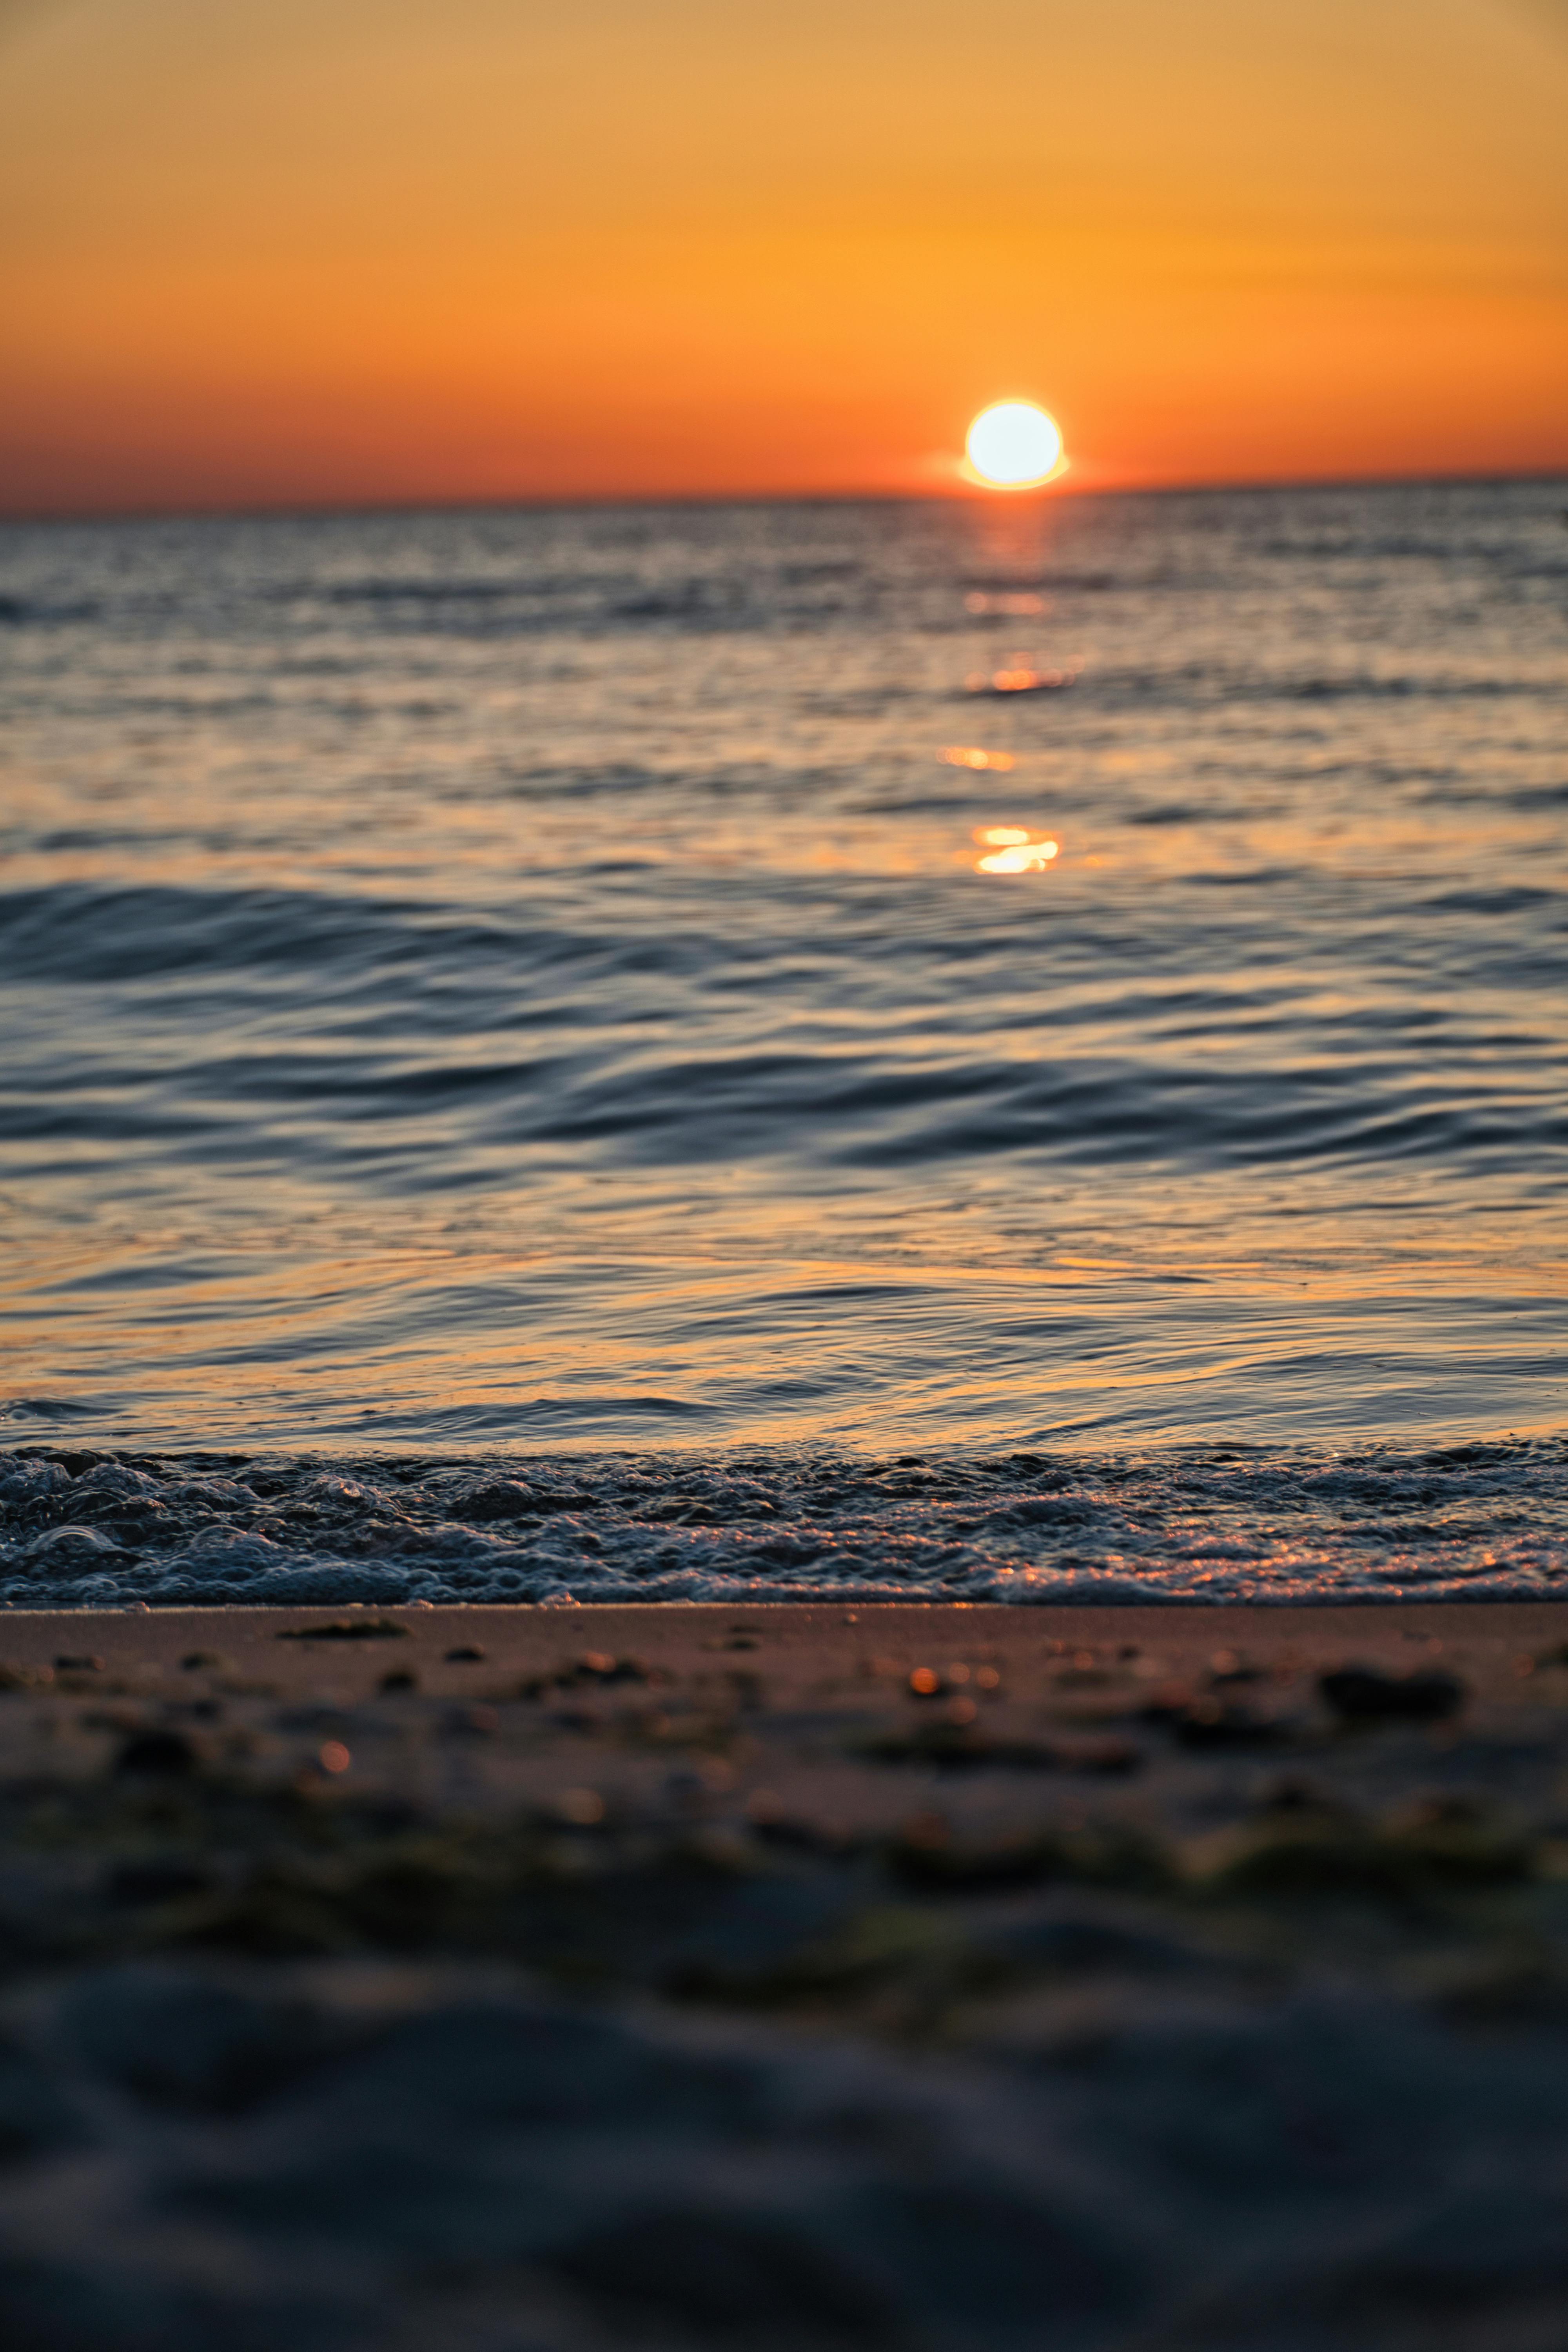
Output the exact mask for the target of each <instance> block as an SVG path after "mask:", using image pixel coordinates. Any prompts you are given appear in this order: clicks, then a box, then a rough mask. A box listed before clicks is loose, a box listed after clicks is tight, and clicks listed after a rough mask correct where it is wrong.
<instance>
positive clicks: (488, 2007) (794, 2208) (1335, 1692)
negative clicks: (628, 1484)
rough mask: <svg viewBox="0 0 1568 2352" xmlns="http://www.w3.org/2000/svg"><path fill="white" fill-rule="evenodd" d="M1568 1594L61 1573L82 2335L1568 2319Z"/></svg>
mask: <svg viewBox="0 0 1568 2352" xmlns="http://www.w3.org/2000/svg"><path fill="white" fill-rule="evenodd" d="M1565 1775H1568V1605H1563V1604H1554V1603H1549V1604H1526V1603H1521V1604H1488V1603H1478V1604H1475V1605H1471V1606H1451V1605H1448V1606H1445V1605H1423V1604H1420V1603H1412V1604H1405V1605H1403V1606H1398V1607H1390V1608H1379V1607H1370V1608H1369V1607H1362V1608H1357V1609H1332V1608H1318V1609H1310V1610H1292V1609H1288V1608H1279V1607H1274V1608H1268V1609H1260V1610H1246V1609H1226V1610H1224V1611H1220V1610H1215V1609H1201V1608H1190V1609H1189V1608H1172V1607H1169V1606H1165V1607H1160V1608H1154V1609H1149V1610H1140V1609H1137V1608H1098V1609H1097V1608H1061V1609H1049V1608H1040V1609H1034V1610H1026V1611H1019V1610H1017V1609H1004V1608H985V1607H976V1608H971V1609H964V1608H953V1607H920V1606H900V1605H889V1606H876V1605H868V1606H863V1607H858V1608H845V1607H840V1606H837V1605H832V1606H827V1605H824V1606H810V1605H801V1606H795V1607H788V1606H774V1607H770V1606H761V1607H755V1608H751V1609H739V1610H737V1609H717V1608H679V1607H674V1608H672V1607H647V1608H637V1607H625V1608H611V1607H606V1608H597V1607H588V1606H584V1607H580V1608H568V1607H561V1608H548V1609H507V1608H430V1607H426V1608H420V1607H410V1608H405V1609H387V1610H378V1609H374V1608H363V1609H355V1608H345V1609H342V1610H309V1609H293V1610H290V1609H254V1610H244V1609H227V1610H183V1609H170V1610H153V1611H129V1612H83V1611H79V1610H72V1611H69V1612H18V1613H16V1614H15V1615H12V1616H10V1617H8V1618H7V1620H6V1621H5V1625H4V1627H3V1628H0V1780H3V1783H4V1790H5V1796H4V1811H3V1815H0V1818H3V1821H4V1824H5V1843H4V1853H3V1858H0V1935H3V1937H4V1948H5V1956H6V1958H5V2011H6V2017H5V2043H4V2045H3V2048H0V2145H3V2147H4V2151H5V2157H6V2159H7V2161H6V2168H5V2173H4V2176H3V2184H4V2185H3V2189H0V2242H3V2244H4V2246H5V2250H6V2251H5V2256H4V2260H3V2263H0V2313H4V2314H5V2320H6V2335H7V2341H8V2342H10V2343H14V2344H18V2345H26V2346H28V2347H50V2352H66V2347H77V2346H78V2345H80V2346H83V2347H85V2346H87V2345H89V2344H92V2345H94V2346H95V2347H103V2346H110V2347H115V2352H121V2347H126V2352H131V2347H134V2352H141V2347H147V2352H152V2347H158V2352H185V2347H205V2346H208V2345H213V2346H216V2344H217V2343H218V2342H219V2341H220V2340H221V2341H222V2342H223V2343H224V2344H225V2345H226V2347H234V2346H251V2345H254V2346H257V2347H263V2346H265V2347H274V2346H277V2345H279V2344H280V2343H282V2342H283V2341H285V2340H288V2341H289V2342H294V2341H298V2342H300V2343H309V2344H321V2345H323V2346H329V2345H330V2346H337V2345H342V2346H344V2347H350V2346H359V2345H374V2346H378V2347H381V2346H384V2347H398V2348H399V2352H401V2347H410V2352H412V2347H415V2346H420V2347H424V2346H428V2345H432V2344H435V2343H443V2344H448V2343H449V2344H458V2343H461V2344H463V2345H464V2346H469V2345H472V2346H474V2347H480V2352H489V2348H490V2347H495V2352H524V2347H528V2352H536V2348H537V2352H543V2347H555V2346H559V2347H563V2352H573V2347H584V2352H586V2348H587V2347H609V2346H616V2347H621V2346H626V2347H644V2346H647V2347H650V2352H652V2347H669V2346H672V2345H680V2346H686V2345H702V2344H707V2343H713V2344H717V2345H722V2344H726V2343H731V2344H740V2343H744V2344H746V2345H748V2346H752V2345H766V2346H777V2347H797V2346H798V2347H805V2346H807V2345H810V2346H813V2347H816V2346H820V2345H824V2344H844V2345H867V2346H880V2345H887V2346H910V2347H940V2352H947V2347H953V2352H959V2347H971V2346H973V2347H991V2346H996V2347H1012V2346H1018V2347H1023V2346H1025V2345H1030V2346H1033V2345H1038V2344H1041V2343H1049V2344H1051V2345H1053V2346H1054V2345H1058V2344H1060V2345H1063V2346H1074V2347H1076V2346H1079V2345H1081V2346H1084V2347H1098V2346H1101V2345H1104V2346H1107V2347H1110V2346H1113V2345H1114V2346H1118V2347H1121V2346H1131V2345H1137V2346H1139V2347H1145V2346H1148V2347H1152V2346H1156V2345H1158V2346H1171V2347H1176V2346H1196V2345H1197V2344H1200V2343H1201V2344H1203V2345H1205V2346H1215V2345H1223V2346H1226V2347H1229V2346H1236V2347H1258V2352H1261V2347H1264V2346H1268V2347H1271V2348H1272V2347H1279V2346H1290V2347H1295V2346H1301V2347H1309V2346H1310V2347H1316V2346H1319V2345H1321V2346H1324V2347H1327V2346H1329V2345H1333V2346H1335V2347H1345V2346H1357V2347H1359V2346H1366V2347H1373V2346H1375V2347H1384V2346H1386V2347H1405V2346H1406V2345H1408V2346H1411V2347H1414V2346H1415V2345H1416V2344H1420V2345H1422V2346H1424V2347H1425V2346H1429V2345H1440V2346H1444V2347H1449V2346H1452V2347H1464V2352H1471V2347H1475V2352H1479V2347H1488V2352H1490V2347H1499V2352H1504V2347H1506V2352H1527V2348H1528V2352H1535V2347H1542V2352H1545V2347H1548V2346H1555V2345H1557V2344H1558V2343H1560V2342H1561V2318H1562V2312H1563V2308H1564V2297H1565V2296H1568V2256H1565V2255H1564V2252H1563V2248H1564V2246H1565V2245H1568V2233H1565V2232H1564V2231H1563V2220H1564V2213H1565V2207H1564V2192H1565V2189H1568V2177H1565V2175H1564V2171H1563V2153H1562V2151H1563V2140H1562V2131H1561V2115H1562V2108H1563V2095H1564V2092H1568V2037H1565V2033H1564V2028H1565V2027H1568V1949H1565V1944H1568V1798H1565V1789H1568V1780H1565Z"/></svg>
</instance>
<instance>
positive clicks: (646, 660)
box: [0, 482, 1568, 1602]
mask: <svg viewBox="0 0 1568 2352" xmlns="http://www.w3.org/2000/svg"><path fill="white" fill-rule="evenodd" d="M1565 506H1568V486H1565V485H1564V484H1563V483H1562V482H1544V483H1533V484H1532V483H1492V484H1485V485H1455V484H1448V485H1438V486H1414V487H1410V486H1407V487H1400V488H1328V489H1281V490H1256V491H1234V492H1226V493H1215V494H1197V493H1193V494H1181V495H1170V494H1167V495H1159V496H1153V495H1149V496H1115V497H1109V496H1108V497H1062V496H1053V497H1050V498H1047V499H1045V500H1039V499H997V500H995V501H991V502H985V501H980V500H975V501H973V502H971V501H953V502H950V503H943V502H926V503H918V504H917V503H911V504H908V505H899V504H867V505H861V506H857V505H844V504H823V505H816V506H813V505H790V506H776V507H768V506H752V507H743V506H731V507H687V508H671V509H649V508H639V509H631V508H626V509H591V510H590V509H576V510H570V511H567V510H555V511H521V510H490V511H472V512H461V513H426V514H409V515H380V516H374V517H364V516H356V517H342V518H310V519H302V520H293V519H265V520H198V521H165V522H156V521H154V522H133V523H119V524H106V525H101V526H88V525H56V526H50V527H38V528H33V527H16V526H13V527H9V528H6V529H5V530H0V676H3V692H0V773H3V776H4V794H3V817H4V842H5V853H6V856H5V870H4V876H3V878H0V1034H3V1036H4V1039H5V1048H4V1055H3V1066H0V1086H3V1090H4V1092H3V1102H0V1213H3V1216H4V1225H5V1253H6V1260H7V1280H6V1284H5V1296H4V1304H3V1310H0V1311H3V1322H0V1444H4V1446H5V1447H6V1448H8V1449H9V1450H10V1452H11V1454H14V1455H16V1459H15V1460H14V1461H8V1462H7V1463H6V1464H5V1465H0V1503H3V1504H4V1507H5V1513H6V1517H5V1524H4V1526H0V1600H8V1601H13V1602H15V1601H21V1600H37V1599H38V1598H39V1597H40V1596H47V1598H48V1599H49V1600H51V1601H73V1600H74V1601H94V1600H96V1601H106V1600H115V1599H126V1598H134V1597H145V1598H152V1599H160V1598H162V1599H170V1600H172V1599H191V1598H195V1597H210V1598H214V1599H224V1598H229V1599H250V1600H260V1599H264V1598H268V1597H273V1596H278V1597H282V1596H284V1595H285V1594H289V1593H292V1594H294V1595H296V1596H299V1597H307V1598H309V1597H314V1596H319V1597H323V1598H331V1597H332V1596H333V1595H334V1594H336V1595H343V1596H346V1595H348V1594H350V1593H353V1594H357V1595H359V1596H361V1597H367V1598H388V1599H395V1598H409V1599H417V1598H420V1597H425V1598H429V1599H436V1600H439V1599H444V1598H471V1599H478V1598H482V1597H486V1596H488V1595H495V1596H502V1595H506V1594H516V1595H517V1596H518V1597H528V1596H532V1597H552V1598H555V1599H560V1600H567V1599H570V1598H571V1597H573V1596H574V1595H576V1596H578V1597H583V1598H591V1597H595V1596H596V1595H603V1596H605V1597H610V1596H611V1595H620V1596H625V1595H626V1594H628V1593H633V1592H635V1593H637V1594H644V1595H647V1596H648V1597H658V1596H668V1597H671V1598H702V1597H714V1596H729V1595H731V1594H734V1595H737V1596H739V1595H746V1594H750V1595H752V1596H755V1597H761V1596H763V1595H772V1596H773V1597H779V1596H781V1595H784V1594H803V1593H806V1592H811V1591H823V1590H832V1591H839V1590H849V1589H853V1590H854V1591H857V1592H859V1593H863V1594H867V1595H870V1594H873V1593H876V1592H886V1593H895V1592H896V1593H898V1594H900V1595H901V1596H909V1595H910V1594H918V1593H920V1592H921V1591H931V1592H933V1593H936V1592H942V1593H950V1594H952V1595H954V1596H956V1597H966V1596H967V1597H973V1598H981V1597H1016V1598H1019V1599H1026V1600H1027V1599H1039V1598H1049V1597H1051V1596H1052V1595H1053V1594H1056V1593H1064V1594H1065V1593H1072V1594H1074V1595H1081V1594H1083V1593H1085V1592H1105V1593H1107V1594H1108V1595H1115V1596H1117V1597H1124V1596H1127V1595H1129V1594H1131V1593H1136V1592H1151V1593H1155V1592H1157V1593H1161V1594H1164V1595H1166V1596H1168V1597H1173V1598H1182V1597H1185V1596H1205V1597H1207V1596H1212V1597H1215V1598H1225V1597H1240V1596H1247V1597H1273V1598H1279V1599H1292V1598H1314V1597H1331V1596H1334V1595H1347V1596H1349V1595H1372V1594H1376V1593H1387V1592H1393V1591H1405V1590H1414V1591H1420V1592H1421V1593H1423V1594H1424V1595H1431V1594H1433V1593H1442V1592H1449V1591H1453V1592H1459V1591H1464V1592H1472V1593H1476V1594H1483V1593H1484V1594H1489V1595H1496V1594H1500V1593H1530V1592H1543V1591H1552V1590H1558V1589H1561V1590H1563V1591H1568V1510H1565V1507H1564V1506H1565V1502H1568V1448H1565V1446H1564V1434H1565V1432H1568V1382H1565V1380H1564V1370H1565V1363H1568V1358H1565V1352H1564V1321H1565V1318H1564V1290H1565V1282H1564V1272H1563V1251H1562V1244H1563V1238H1564V1226H1565V1223H1568V1219H1565V1216H1564V1206H1565V1201H1564V1176H1565V1173H1568V1153H1565V1149H1564V1147H1565V1146H1568V1098H1565V1088H1564V1044H1565V1041H1568V873H1565V866H1564V856H1563V843H1564V832H1565V827H1568V529H1565V528H1564V508H1565ZM27 1448H31V1449H35V1451H34V1452H33V1453H32V1454H26V1453H25V1452H24V1453H21V1454H17V1449H27ZM192 1455H199V1456H203V1457H205V1459H204V1460H203V1461H200V1462H196V1463H193V1462H192V1461H191V1460H190V1459H189V1458H188V1457H190V1456H192ZM46 1456H53V1457H56V1458H54V1459H46V1458H45V1457H46ZM115 1456H121V1457H128V1459H127V1460H126V1461H120V1462H117V1461H115V1460H112V1459H110V1457H115ZM219 1457H223V1458H222V1459H220V1458H219ZM117 1481H118V1482H119V1484H118V1486H117V1484H116V1482H117ZM137 1482H140V1484H138V1483H137ZM500 1487H510V1500H509V1499H508V1496H507V1495H505V1494H501V1495H500V1500H499V1501H498V1500H497V1499H496V1497H497V1493H498V1489H499V1488H500ZM198 1490H199V1491H198ZM486 1495H489V1497H490V1500H489V1502H488V1503H487V1502H485V1501H484V1500H483V1497H484V1496H486ZM7 1497H8V1499H7ZM475 1497H479V1498H480V1499H479V1500H478V1501H477V1502H476V1501H475ZM520 1497H521V1499H520ZM470 1505H471V1506H472V1507H470Z"/></svg>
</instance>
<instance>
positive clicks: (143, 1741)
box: [114, 1731, 196, 1780]
mask: <svg viewBox="0 0 1568 2352" xmlns="http://www.w3.org/2000/svg"><path fill="white" fill-rule="evenodd" d="M114 1769H115V1773H116V1775H117V1776H118V1777H119V1778H120V1779H121V1780H185V1779H188V1777H189V1776H190V1774H191V1773H193V1772H194V1771H195V1769H196V1751H195V1748H193V1747H192V1746H191V1743H190V1741H189V1740H188V1739H186V1738H184V1735H183V1734H182V1733H180V1732H178V1731H139V1732H136V1733H135V1734H134V1735H133V1736H132V1738H130V1739H128V1740H127V1741H126V1743H125V1745H124V1747H123V1748H121V1751H120V1754H119V1756H118V1758H117V1759H116V1760H115V1766H114Z"/></svg>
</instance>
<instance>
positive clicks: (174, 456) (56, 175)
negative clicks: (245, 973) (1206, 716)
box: [0, 0, 1568, 514]
mask: <svg viewBox="0 0 1568 2352" xmlns="http://www.w3.org/2000/svg"><path fill="white" fill-rule="evenodd" d="M0 320H4V322H5V323H4V326H3V327H0V337H3V340H4V344H5V360H4V366H3V369H0V511H5V512H9V513H11V514H26V513H36V514H49V513H72V512H105V511H140V510H147V509H162V508H173V509H189V508H205V507H240V506H277V505H282V506H300V505H311V504H318V503H326V504H339V503H342V504H356V503H360V502H363V501H371V502H398V501H402V500H409V501H418V500H429V499H483V498H498V499H507V498H521V499H528V498H574V497H617V496H652V497H661V496H675V497H687V496H699V497H701V496H728V495H745V494H750V493H764V494H765V493H779V494H795V493H804V494H811V493H826V494H837V493H854V492H857V491H868V492H873V493H878V494H887V493H894V494H897V493H900V492H916V493H918V492H922V491H933V490H935V491H940V490H942V489H946V488H954V487H957V475H956V467H957V462H958V459H959V457H960V456H961V454H962V447H963V432H964V428H965V425H967V423H968V421H969V418H970V417H971V415H973V412H974V411H975V410H976V409H978V408H980V407H982V406H983V405H984V404H985V403H986V402H988V401H990V400H993V399H995V398H1000V397H1004V396H1010V395H1012V396H1024V397H1028V398H1033V399H1037V400H1038V401H1040V402H1042V403H1043V404H1045V405H1046V406H1047V407H1048V408H1050V409H1051V410H1052V411H1053V412H1054V414H1055V415H1057V416H1058V419H1059V421H1060V423H1061V425H1062V428H1063V431H1064V433H1065V435H1066V438H1067V444H1068V453H1069V456H1070V457H1071V460H1072V468H1073V470H1072V472H1071V473H1070V474H1069V475H1068V478H1067V483H1068V487H1071V486H1073V485H1074V484H1077V485H1079V486H1081V487H1085V488H1094V487H1099V486H1102V485H1114V484H1127V483H1159V484H1163V483H1179V482H1184V481H1204V482H1210V481H1232V480H1236V481H1245V480H1258V479H1280V478H1313V477H1331V478H1342V477H1345V476H1356V475H1391V474H1392V475H1399V474H1424V473H1477V472H1494V471H1495V472H1510V471H1537V470H1538V471H1542V472H1545V471H1552V470H1555V469H1558V468H1568V5H1564V0H1183V5H1173V0H1096V5H1095V6H1094V7H1092V8H1085V7H1084V6H1082V5H1081V0H1074V4H1073V5H1068V0H990V5H985V6H983V7H981V8H979V9H976V8H975V7H974V6H973V5H964V6H960V5H954V0H781V5H777V6H775V7H774V8H773V9H771V10H768V11H765V12H764V11H759V10H745V9H738V8H736V7H735V6H734V5H732V0H576V5H574V6H573V7H572V8H571V9H570V10H556V9H549V10H547V9H545V8H544V7H543V6H542V5H539V0H534V5H531V6H527V7H525V6H522V5H518V0H224V5H223V6H222V7H221V9H220V8H217V7H215V6H214V5H212V0H0Z"/></svg>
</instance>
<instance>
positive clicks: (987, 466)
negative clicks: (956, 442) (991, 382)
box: [964, 400, 1062, 490]
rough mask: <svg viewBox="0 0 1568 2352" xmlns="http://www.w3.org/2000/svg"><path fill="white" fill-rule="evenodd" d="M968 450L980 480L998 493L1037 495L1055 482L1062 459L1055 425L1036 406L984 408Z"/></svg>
mask: <svg viewBox="0 0 1568 2352" xmlns="http://www.w3.org/2000/svg"><path fill="white" fill-rule="evenodd" d="M964 447H965V449H966V451H967V453H968V457H969V463H970V465H971V467H973V471H974V473H975V474H976V475H977V476H978V478H979V479H980V480H981V481H983V482H988V483H989V484H990V485H991V487H992V488H993V489H997V490H1027V489H1033V488H1035V487H1036V485H1037V483H1040V482H1046V481H1048V480H1049V479H1050V478H1051V476H1052V475H1053V474H1054V473H1055V472H1056V471H1057V469H1058V467H1059V466H1060V464H1061V459H1062V436H1061V434H1060V433H1059V431H1058V428H1057V422H1056V419H1055V418H1054V417H1052V416H1047V414H1046V412H1045V410H1044V409H1043V408H1037V407H1036V405H1035V404H1034V402H1033V401H1032V400H998V401H996V402H994V404H992V406H991V407H989V408H983V409H982V410H981V412H980V414H979V415H978V416H977V417H976V418H975V420H974V422H973V425H971V426H970V428H969V437H968V439H967V440H966V442H965V443H964Z"/></svg>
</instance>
